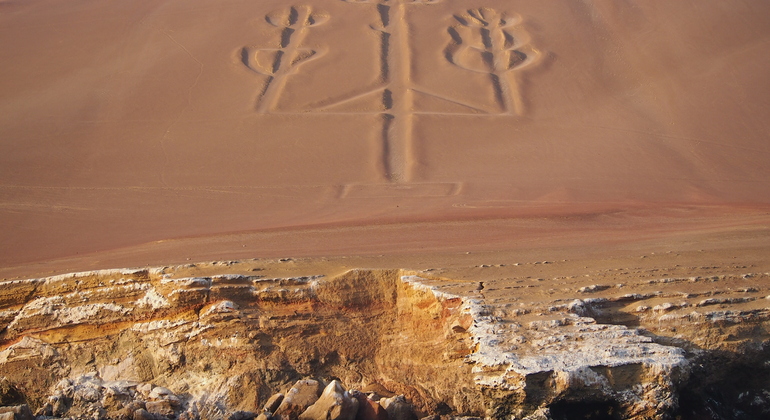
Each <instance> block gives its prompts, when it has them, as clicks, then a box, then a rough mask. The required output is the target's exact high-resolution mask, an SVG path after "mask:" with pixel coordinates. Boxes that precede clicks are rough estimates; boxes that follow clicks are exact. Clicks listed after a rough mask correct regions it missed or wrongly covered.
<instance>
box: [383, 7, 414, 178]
mask: <svg viewBox="0 0 770 420" xmlns="http://www.w3.org/2000/svg"><path fill="white" fill-rule="evenodd" d="M378 6H379V7H381V8H383V9H385V11H387V13H386V14H387V21H385V19H383V26H384V28H385V33H386V34H387V35H388V36H387V38H388V39H387V40H386V39H383V42H384V43H386V45H384V48H383V50H384V53H385V65H386V73H385V75H386V80H385V81H386V83H387V86H388V87H387V88H386V90H385V93H384V94H383V105H384V107H385V112H384V113H383V115H382V127H383V129H382V136H383V165H384V167H385V176H386V177H387V178H388V180H389V181H391V182H397V183H400V182H408V181H410V180H411V178H412V166H413V164H414V157H413V155H412V153H413V152H412V123H413V119H414V116H413V113H412V111H413V110H412V108H413V97H412V96H413V92H412V86H411V74H410V73H411V62H410V61H411V52H410V48H409V24H408V22H407V20H406V5H405V4H404V3H403V2H401V1H397V2H395V4H393V5H392V6H388V5H387V4H384V3H381V4H380V5H378Z"/></svg>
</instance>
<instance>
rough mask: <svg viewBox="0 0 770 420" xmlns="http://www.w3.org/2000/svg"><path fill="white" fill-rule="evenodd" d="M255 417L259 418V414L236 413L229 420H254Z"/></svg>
mask: <svg viewBox="0 0 770 420" xmlns="http://www.w3.org/2000/svg"><path fill="white" fill-rule="evenodd" d="M255 417H257V413H253V412H251V411H236V412H235V413H233V414H230V417H228V420H254V418H255Z"/></svg>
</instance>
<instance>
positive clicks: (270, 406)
mask: <svg viewBox="0 0 770 420" xmlns="http://www.w3.org/2000/svg"><path fill="white" fill-rule="evenodd" d="M281 402H283V394H281V393H280V392H279V393H278V394H275V395H273V396H272V397H270V398H268V399H267V402H266V403H265V405H264V407H262V410H263V411H267V412H268V413H275V410H277V409H278V406H280V405H281Z"/></svg>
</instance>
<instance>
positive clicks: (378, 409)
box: [350, 391, 388, 420]
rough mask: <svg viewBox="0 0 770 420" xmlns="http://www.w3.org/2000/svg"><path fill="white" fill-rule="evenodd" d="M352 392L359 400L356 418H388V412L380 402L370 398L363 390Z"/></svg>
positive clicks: (375, 419)
mask: <svg viewBox="0 0 770 420" xmlns="http://www.w3.org/2000/svg"><path fill="white" fill-rule="evenodd" d="M350 394H351V395H352V396H353V398H355V399H357V400H358V413H357V414H356V420H388V412H387V411H385V409H384V408H382V406H381V405H380V403H379V402H377V401H374V400H372V399H369V398H368V397H367V396H366V395H365V394H364V393H362V392H358V391H351V393H350Z"/></svg>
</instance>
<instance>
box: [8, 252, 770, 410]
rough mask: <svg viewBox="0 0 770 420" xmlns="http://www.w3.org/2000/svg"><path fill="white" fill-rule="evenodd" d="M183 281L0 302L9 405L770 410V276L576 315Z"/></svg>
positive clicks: (385, 280)
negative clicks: (333, 401)
mask: <svg viewBox="0 0 770 420" xmlns="http://www.w3.org/2000/svg"><path fill="white" fill-rule="evenodd" d="M223 270H225V269H224V268H223ZM182 271H183V270H182V269H181V268H179V267H177V268H168V267H167V268H158V269H145V270H111V271H98V272H87V273H77V274H70V275H62V276H56V277H49V278H41V279H30V280H18V281H9V282H5V283H3V284H2V287H0V329H2V333H1V334H0V340H2V341H1V342H0V343H1V344H0V373H1V374H0V376H4V377H6V378H7V381H6V382H4V383H7V384H8V387H6V388H8V389H12V390H15V391H14V392H16V391H18V393H20V394H21V395H23V396H24V398H25V399H26V402H27V403H28V404H29V405H30V406H31V407H32V409H33V411H34V410H38V412H39V413H40V414H47V415H51V416H58V417H83V418H84V417H88V418H94V417H97V418H98V417H102V418H105V417H107V418H128V417H130V413H131V407H132V406H131V404H132V403H136V401H137V400H141V401H142V404H144V407H145V408H147V409H148V410H150V408H152V410H154V411H153V412H154V413H155V415H163V416H166V417H170V418H175V417H179V418H181V417H184V418H227V417H229V416H233V415H234V413H239V412H240V413H243V412H251V413H258V412H259V411H260V409H261V407H262V404H263V403H264V402H265V401H266V400H267V399H268V397H270V396H271V395H272V394H274V393H275V392H277V391H285V390H286V389H287V388H288V386H290V385H291V384H292V383H294V382H295V381H296V380H298V379H300V378H303V377H314V378H318V379H320V380H322V381H330V380H332V379H338V380H339V381H340V382H341V383H343V384H345V386H346V387H348V388H356V389H364V388H369V389H372V388H373V387H374V388H376V389H384V390H387V391H389V392H392V393H395V394H404V395H405V396H406V399H407V400H408V401H410V402H411V403H412V405H413V408H414V411H415V412H416V413H417V415H420V416H422V415H433V414H439V415H474V416H487V417H493V418H524V417H527V416H530V418H553V419H557V418H567V417H569V416H572V418H574V416H575V415H577V414H579V415H581V416H584V417H585V418H659V417H667V416H674V415H676V414H682V415H684V417H685V418H687V416H697V415H699V414H700V413H705V412H714V413H717V414H719V413H720V410H722V411H725V412H733V413H736V412H738V413H745V414H746V416H749V417H751V416H755V415H767V414H768V411H767V410H768V408H769V407H770V392H768V391H770V384H769V383H768V380H767V379H765V378H768V377H770V376H769V375H766V373H768V372H766V371H767V370H768V367H767V363H766V362H767V361H768V360H770V357H768V348H769V347H768V345H767V343H768V340H767V337H768V333H767V328H768V326H770V311H768V308H767V307H768V302H770V301H769V300H768V299H765V298H764V296H766V295H767V294H768V290H767V288H768V286H767V283H768V281H767V280H768V279H769V278H770V277H769V276H768V275H766V274H747V275H744V276H733V277H730V276H723V277H721V278H720V277H714V278H700V277H692V278H681V279H677V278H669V279H658V280H655V281H649V280H645V281H644V282H639V283H638V284H616V285H612V286H609V285H600V284H590V285H582V286H579V287H572V285H570V284H566V283H565V285H564V286H565V287H564V290H569V289H570V288H571V287H572V288H573V289H574V290H572V293H568V294H567V295H570V296H571V297H569V298H566V297H564V296H560V295H559V293H556V292H554V293H546V294H544V295H537V294H535V295H532V294H531V293H530V295H529V296H530V298H525V294H524V293H522V292H521V291H517V290H516V288H515V287H514V286H505V287H499V288H498V287H497V286H501V285H502V283H500V284H499V285H498V284H496V285H493V286H495V287H490V285H489V284H487V285H486V288H485V287H484V284H480V285H479V287H475V288H469V285H476V284H478V283H469V282H451V281H446V280H438V279H429V278H427V275H426V274H425V273H422V274H420V276H422V277H420V276H418V275H416V274H419V273H409V272H403V271H399V270H352V271H348V272H346V273H344V274H342V275H337V276H332V277H328V278H327V277H324V276H323V275H317V276H305V277H292V278H289V277H281V278H266V277H263V276H257V275H241V274H238V275H216V276H205V277H184V276H180V273H182ZM682 285H687V290H688V293H686V294H682V292H680V291H679V290H683V289H682V288H681V287H680V286H682ZM506 287H507V288H506ZM461 289H462V290H461ZM532 296H540V297H538V298H533V297H532ZM543 296H547V297H545V298H543ZM565 296H566V295H565ZM757 372H758V373H761V374H762V375H757ZM158 389H160V391H158ZM153 393H154V394H153ZM4 395H11V392H10V391H8V392H5V391H4ZM145 403H146V404H145ZM136 408H137V407H134V409H136ZM736 410H737V411H736ZM749 417H747V418H749ZM717 418H718V417H717Z"/></svg>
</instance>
